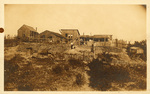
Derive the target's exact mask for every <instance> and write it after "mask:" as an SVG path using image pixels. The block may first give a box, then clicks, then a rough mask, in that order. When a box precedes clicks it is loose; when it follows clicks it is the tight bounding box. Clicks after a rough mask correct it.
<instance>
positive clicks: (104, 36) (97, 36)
mask: <svg viewBox="0 0 150 94" xmlns="http://www.w3.org/2000/svg"><path fill="white" fill-rule="evenodd" d="M110 36H112V35H93V36H90V35H81V36H80V37H85V38H109V37H110Z"/></svg>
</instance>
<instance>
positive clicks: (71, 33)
mask: <svg viewBox="0 0 150 94" xmlns="http://www.w3.org/2000/svg"><path fill="white" fill-rule="evenodd" d="M60 33H61V35H62V36H64V37H65V38H66V39H67V40H68V41H76V42H79V39H80V33H79V30H78V29H60Z"/></svg>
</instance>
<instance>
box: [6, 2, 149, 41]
mask: <svg viewBox="0 0 150 94" xmlns="http://www.w3.org/2000/svg"><path fill="white" fill-rule="evenodd" d="M4 14H5V15H4V17H5V23H4V24H5V34H10V35H17V30H18V29H19V28H20V27H21V26H22V25H23V24H26V25H29V26H32V27H34V28H36V27H37V29H38V32H39V33H40V32H43V31H44V30H50V31H54V32H58V33H59V29H78V30H79V32H80V34H81V35H82V34H83V33H84V34H85V35H90V33H91V34H92V35H94V34H112V35H113V38H118V39H124V40H127V41H131V42H132V41H141V40H144V39H146V9H145V8H144V7H143V6H141V5H119V4H118V5H117V4H116V5H115V4H111V5H104V4H28V5H27V4H18V5H17V4H16V5H15V4H7V5H5V11H4Z"/></svg>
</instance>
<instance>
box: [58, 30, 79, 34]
mask: <svg viewBox="0 0 150 94" xmlns="http://www.w3.org/2000/svg"><path fill="white" fill-rule="evenodd" d="M61 31H77V32H78V34H79V35H80V32H79V30H78V29H60V32H61Z"/></svg>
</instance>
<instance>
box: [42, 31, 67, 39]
mask: <svg viewBox="0 0 150 94" xmlns="http://www.w3.org/2000/svg"><path fill="white" fill-rule="evenodd" d="M46 32H48V33H51V34H54V35H55V36H57V37H61V38H65V37H64V36H62V35H61V34H59V33H56V32H53V31H49V30H45V31H43V32H42V33H40V34H43V33H46Z"/></svg>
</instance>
